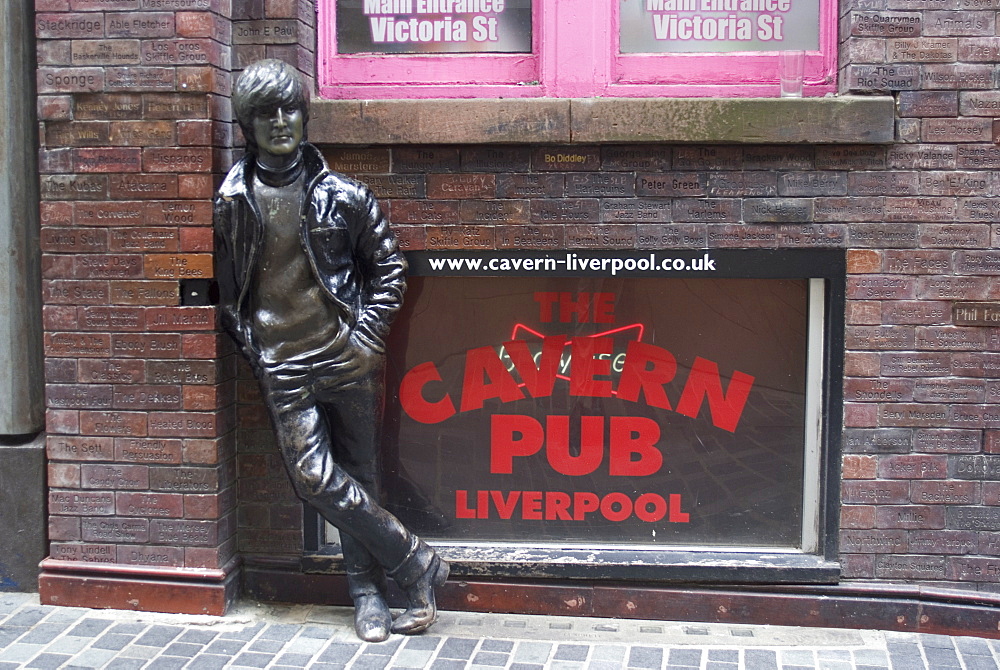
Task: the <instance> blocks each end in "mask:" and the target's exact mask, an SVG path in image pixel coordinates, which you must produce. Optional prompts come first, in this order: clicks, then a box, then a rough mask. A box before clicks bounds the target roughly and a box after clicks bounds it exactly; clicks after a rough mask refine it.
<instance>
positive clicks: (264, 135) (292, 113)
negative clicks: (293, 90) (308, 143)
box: [253, 107, 303, 157]
mask: <svg viewBox="0 0 1000 670" xmlns="http://www.w3.org/2000/svg"><path fill="white" fill-rule="evenodd" d="M302 126H303V124H302V110H301V109H298V108H291V107H278V108H276V109H273V110H270V111H265V112H260V113H258V114H257V116H255V117H254V119H253V133H254V139H255V140H257V148H258V149H259V150H260V152H261V153H262V154H265V155H270V156H275V157H286V156H290V155H292V154H294V153H295V152H296V151H298V149H299V144H301V143H302Z"/></svg>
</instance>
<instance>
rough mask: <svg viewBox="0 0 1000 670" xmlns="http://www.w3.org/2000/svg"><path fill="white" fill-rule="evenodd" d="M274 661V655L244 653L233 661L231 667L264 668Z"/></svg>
mask: <svg viewBox="0 0 1000 670" xmlns="http://www.w3.org/2000/svg"><path fill="white" fill-rule="evenodd" d="M273 660H274V654H260V653H257V652H253V651H245V652H243V653H242V654H240V655H239V656H237V657H236V658H235V659H233V665H234V666H236V667H241V668H266V667H267V665H268V664H269V663H270V662H271V661H273Z"/></svg>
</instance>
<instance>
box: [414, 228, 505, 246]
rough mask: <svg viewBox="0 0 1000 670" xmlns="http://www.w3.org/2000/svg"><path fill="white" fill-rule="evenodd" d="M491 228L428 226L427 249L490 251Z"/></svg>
mask: <svg viewBox="0 0 1000 670" xmlns="http://www.w3.org/2000/svg"><path fill="white" fill-rule="evenodd" d="M494 233H495V231H494V229H493V227H492V226H428V227H427V248H428V249H480V250H484V249H492V248H494V244H495V242H494Z"/></svg>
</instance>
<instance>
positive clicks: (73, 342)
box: [44, 333, 111, 357]
mask: <svg viewBox="0 0 1000 670" xmlns="http://www.w3.org/2000/svg"><path fill="white" fill-rule="evenodd" d="M44 347H45V355H46V356H71V357H77V356H107V355H109V354H110V353H111V351H110V350H111V337H110V336H109V335H103V334H96V333H45V335H44Z"/></svg>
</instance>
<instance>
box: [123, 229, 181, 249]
mask: <svg viewBox="0 0 1000 670" xmlns="http://www.w3.org/2000/svg"><path fill="white" fill-rule="evenodd" d="M109 232H110V235H111V244H110V246H111V250H112V251H116V252H143V251H145V252H149V251H161V252H162V251H176V250H177V249H178V247H179V245H180V242H179V239H178V238H179V234H178V230H177V228H112V229H111V230H110V231H109Z"/></svg>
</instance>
